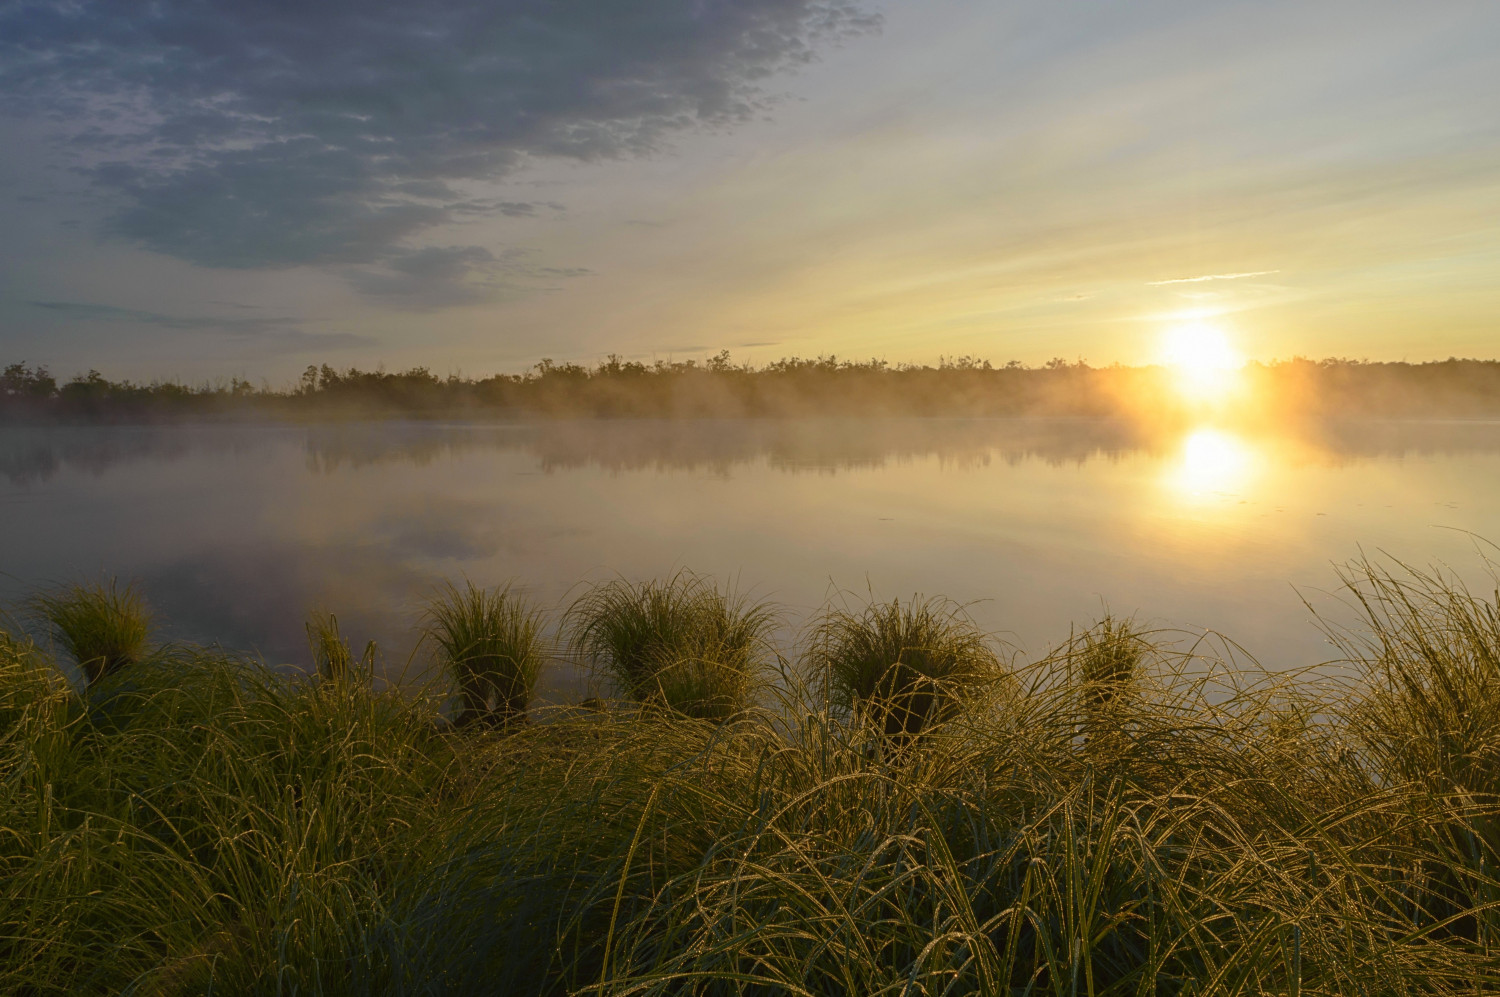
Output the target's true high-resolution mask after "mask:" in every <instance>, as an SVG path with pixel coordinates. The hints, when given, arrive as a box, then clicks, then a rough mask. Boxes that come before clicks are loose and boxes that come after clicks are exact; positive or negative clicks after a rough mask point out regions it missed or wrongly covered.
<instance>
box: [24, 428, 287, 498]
mask: <svg viewBox="0 0 1500 997" xmlns="http://www.w3.org/2000/svg"><path fill="white" fill-rule="evenodd" d="M267 432H268V431H267V430H266V429H263V428H262V429H243V428H236V429H226V428H224V427H220V426H174V427H157V426H110V427H8V428H3V429H0V477H3V478H4V479H5V480H6V481H7V482H8V483H10V484H13V485H32V484H40V483H42V482H45V481H49V480H51V479H52V478H53V477H54V476H56V475H57V474H58V473H60V472H61V471H63V470H64V469H65V468H66V469H70V470H76V471H83V472H86V473H88V474H89V475H91V476H93V477H99V476H101V475H103V474H105V473H106V472H108V471H110V470H112V469H113V468H115V467H118V466H120V465H124V464H131V463H135V462H137V461H145V460H149V461H166V462H175V461H180V460H182V459H183V458H186V457H188V456H190V455H193V454H200V453H212V454H223V453H245V452H249V451H250V450H253V449H254V448H256V447H257V446H263V445H264V444H265V442H266V441H267Z"/></svg>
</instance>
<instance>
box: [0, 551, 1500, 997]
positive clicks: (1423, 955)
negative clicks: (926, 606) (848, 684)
mask: <svg viewBox="0 0 1500 997" xmlns="http://www.w3.org/2000/svg"><path fill="white" fill-rule="evenodd" d="M1352 580H1353V581H1355V582H1356V583H1358V584H1359V585H1360V586H1362V587H1363V588H1362V591H1364V592H1365V593H1366V594H1367V595H1368V594H1369V593H1370V592H1371V591H1377V590H1378V586H1380V585H1385V584H1398V585H1399V586H1404V588H1402V589H1401V590H1400V591H1401V592H1403V593H1404V595H1403V596H1402V598H1401V599H1399V600H1397V601H1396V602H1389V601H1387V602H1385V603H1381V602H1379V600H1373V601H1371V602H1370V603H1369V605H1370V606H1372V607H1373V608H1375V609H1377V610H1379V611H1378V612H1376V613H1373V614H1372V615H1371V616H1370V617H1369V618H1368V619H1367V620H1366V622H1365V624H1364V625H1363V626H1362V627H1361V628H1360V629H1359V630H1357V631H1353V632H1350V633H1348V634H1346V635H1345V637H1346V639H1347V647H1348V653H1349V656H1350V658H1351V659H1352V660H1354V661H1355V662H1356V663H1357V664H1359V665H1361V666H1362V667H1364V668H1366V669H1368V670H1369V676H1368V681H1367V682H1366V683H1364V684H1361V685H1360V686H1358V687H1355V688H1353V689H1345V690H1340V689H1337V688H1334V687H1325V686H1321V685H1319V684H1317V683H1315V682H1313V681H1311V680H1310V679H1308V678H1305V677H1300V676H1291V677H1288V676H1279V675H1274V674H1269V673H1263V672H1262V673H1259V674H1250V673H1247V672H1245V671H1244V670H1243V669H1246V668H1248V667H1249V666H1248V665H1243V664H1241V665H1239V666H1237V667H1240V668H1241V669H1242V670H1241V672H1240V674H1239V676H1238V678H1237V680H1236V681H1235V682H1234V683H1232V684H1231V683H1228V682H1220V681H1219V679H1220V676H1219V675H1218V670H1219V669H1222V668H1223V667H1225V665H1226V663H1225V662H1224V661H1221V660H1218V659H1216V658H1214V657H1212V656H1210V653H1209V652H1210V648H1209V647H1208V646H1207V645H1202V644H1200V645H1198V646H1195V647H1193V648H1191V649H1190V650H1189V651H1185V652H1182V653H1181V654H1180V655H1179V656H1178V657H1176V658H1174V657H1173V656H1172V652H1171V650H1170V648H1168V647H1165V646H1164V645H1162V644H1161V643H1160V641H1162V640H1164V639H1165V638H1164V637H1162V636H1161V635H1151V634H1142V633H1139V632H1137V631H1135V630H1134V628H1126V629H1125V630H1123V631H1122V629H1121V628H1120V627H1119V626H1118V625H1117V624H1116V625H1111V626H1096V627H1094V628H1091V631H1090V632H1092V634H1093V637H1092V644H1091V643H1090V641H1089V640H1083V639H1075V640H1074V641H1072V642H1070V643H1065V644H1064V645H1063V646H1062V647H1060V648H1059V650H1058V652H1057V653H1055V654H1053V655H1050V656H1048V657H1046V658H1044V659H1042V660H1040V661H1037V662H1034V663H1031V664H1028V665H1023V666H1018V667H1016V668H1014V669H1013V670H1012V673H1011V675H1012V678H1011V681H1009V682H1007V683H1006V688H1005V694H1004V695H998V696H989V697H982V696H977V694H975V695H970V696H969V697H968V698H966V699H965V700H963V702H965V703H966V704H967V705H968V706H969V707H970V708H967V709H961V710H959V709H955V710H954V711H952V712H951V713H950V714H948V715H946V716H945V717H943V721H944V722H942V723H932V724H928V725H925V726H924V727H923V728H922V729H921V736H920V741H919V743H920V750H910V751H902V752H896V753H889V752H878V751H877V752H871V751H869V750H867V748H868V746H869V738H870V737H871V736H876V737H884V736H885V730H884V728H883V727H880V728H876V729H875V730H874V731H873V732H872V730H871V729H870V727H869V725H859V724H851V723H848V722H847V718H846V717H845V716H843V715H842V713H841V711H840V709H838V708H835V709H833V710H829V709H826V708H825V706H824V704H823V703H821V702H820V699H821V692H822V676H821V675H819V674H816V673H814V674H811V675H809V676H807V677H805V679H804V681H806V682H807V683H808V685H807V687H805V688H803V687H792V688H786V689H782V690H780V700H779V702H778V704H777V707H776V709H755V708H748V709H744V710H740V711H738V712H737V713H735V714H734V715H733V716H731V717H728V718H726V719H724V720H723V721H721V722H719V723H713V724H710V723H685V722H682V719H681V717H680V716H676V715H673V714H670V713H668V712H666V711H664V710H649V709H647V710H639V711H634V712H626V711H604V712H584V711H559V712H557V713H556V715H555V716H551V717H549V720H548V722H546V723H535V724H528V725H517V726H515V727H513V728H512V729H511V731H510V733H509V734H508V735H507V736H506V737H503V738H496V737H488V736H480V735H476V734H475V733H474V732H473V731H472V729H464V728H460V729H450V728H447V727H444V726H442V725H439V724H437V723H435V722H434V720H435V716H436V713H435V710H434V708H433V704H432V701H431V700H429V699H427V698H423V697H417V698H412V697H410V696H401V695H397V694H395V693H392V692H378V691H376V690H375V689H373V688H372V687H370V686H369V685H367V684H363V683H354V682H315V683H309V682H297V681H289V680H287V679H286V678H284V677H283V676H281V675H278V674H277V673H275V672H273V671H271V670H268V669H266V668H264V667H263V666H261V665H259V664H258V663H255V662H249V661H243V660H236V659H234V658H231V657H227V656H225V655H223V654H219V653H208V652H202V651H195V650H192V649H189V648H178V649H175V650H173V651H172V652H171V653H158V654H153V655H151V656H150V657H148V658H144V659H142V660H141V661H139V662H137V664H136V665H135V666H134V667H132V668H130V669H128V670H126V671H122V672H119V673H116V674H113V675H109V676H106V677H104V678H103V679H101V680H100V682H99V685H98V688H96V689H95V690H93V691H92V692H91V694H90V696H89V697H88V701H87V703H85V702H84V701H83V700H82V699H80V697H79V695H78V694H77V693H75V692H73V691H72V690H70V689H69V688H68V687H67V686H66V685H65V684H64V683H62V682H60V681H59V680H58V677H57V673H56V670H55V667H54V666H53V664H52V663H51V662H50V661H49V660H48V657H47V654H46V652H45V651H44V649H42V648H39V647H38V646H36V645H35V644H33V643H31V642H30V641H28V640H27V639H25V638H24V637H21V636H19V635H6V636H5V637H3V638H0V724H3V727H0V992H6V993H24V994H64V993H68V994H72V993H117V992H129V993H138V994H146V993H160V994H167V993H194V994H196V993H206V992H220V993H246V994H273V993H278V994H284V993H323V994H393V995H394V994H437V993H457V994H468V993H474V994H483V993H506V994H521V995H531V994H536V995H544V994H545V995H552V994H559V995H560V994H601V995H602V994H618V995H622V997H623V995H626V994H632V995H634V994H663V995H665V994H674V995H675V994H683V993H692V994H705V995H717V994H755V995H759V994H811V995H819V997H822V995H830V997H831V995H843V994H849V993H859V994H889V995H898V994H899V995H909V994H985V995H1000V994H1017V995H1019V994H1034V995H1037V994H1047V995H1056V997H1073V995H1075V994H1090V995H1101V997H1102V995H1141V994H1181V995H1189V994H1191V995H1194V997H1210V995H1246V997H1249V995H1264V994H1299V995H1302V994H1306V995H1343V994H1349V995H1354V994H1402V995H1407V994H1411V995H1417V994H1434V995H1437V994H1444V995H1447V994H1453V995H1459V994H1463V995H1473V994H1483V993H1486V992H1489V991H1490V990H1491V989H1492V982H1493V980H1494V979H1495V978H1496V971H1497V968H1500V938H1497V936H1496V931H1495V927H1496V925H1495V923H1494V918H1493V915H1494V910H1495V903H1496V897H1497V896H1500V893H1497V889H1500V882H1497V877H1496V864H1495V862H1494V860H1493V857H1492V855H1491V853H1490V852H1489V851H1488V850H1487V849H1488V845H1487V839H1486V837H1485V835H1486V831H1485V827H1486V826H1489V825H1487V824H1486V822H1493V821H1494V820H1495V818H1496V816H1497V813H1500V807H1497V803H1496V801H1495V799H1494V797H1493V793H1492V792H1490V790H1489V788H1487V787H1486V785H1485V784H1484V783H1483V781H1482V780H1483V778H1484V773H1485V772H1486V769H1485V768H1484V767H1483V766H1485V765H1487V764H1489V762H1488V759H1489V758H1490V755H1489V754H1487V752H1489V751H1490V748H1489V742H1487V741H1485V740H1484V738H1483V737H1482V736H1480V735H1476V734H1474V732H1475V731H1479V732H1480V734H1482V732H1483V731H1484V730H1485V729H1486V728H1484V727H1483V726H1482V721H1483V717H1484V713H1483V711H1484V710H1485V709H1487V707H1485V706H1484V705H1483V704H1482V703H1481V704H1478V712H1479V714H1480V715H1479V716H1478V717H1474V716H1468V717H1466V716H1462V715H1460V713H1459V712H1457V705H1456V704H1457V700H1452V701H1450V700H1446V699H1443V698H1442V697H1444V696H1446V695H1447V692H1445V691H1443V690H1445V689H1448V688H1451V689H1456V690H1467V691H1466V692H1465V695H1468V694H1477V693H1478V692H1482V691H1484V689H1486V688H1487V686H1486V685H1485V684H1484V683H1485V682H1486V681H1487V680H1486V679H1485V674H1486V669H1488V668H1489V667H1490V666H1489V664H1487V662H1488V661H1489V660H1490V659H1489V658H1488V657H1487V656H1488V655H1489V653H1490V650H1491V649H1492V647H1493V646H1494V645H1493V644H1492V643H1491V636H1492V634H1493V632H1494V631H1492V630H1491V629H1488V624H1487V623H1486V621H1487V620H1490V619H1492V618H1493V616H1492V613H1493V607H1494V602H1493V601H1491V600H1487V599H1483V598H1478V597H1475V596H1472V595H1470V594H1468V593H1466V592H1463V591H1462V590H1461V589H1458V588H1456V587H1455V586H1453V585H1451V584H1449V583H1447V582H1444V581H1443V580H1441V579H1431V578H1428V579H1426V580H1422V579H1414V578H1413V577H1412V576H1410V575H1407V574H1399V575H1397V574H1392V573H1386V574H1384V575H1382V574H1379V573H1377V572H1373V571H1370V570H1366V571H1365V573H1364V574H1362V575H1358V576H1356V577H1354V578H1353V579H1352ZM1371 586H1376V588H1375V589H1372V588H1371ZM1428 597H1431V598H1428ZM1382 606H1385V607H1391V608H1394V609H1395V610H1396V611H1395V612H1394V614H1392V613H1388V612H1385V610H1384V609H1381V608H1380V607H1382ZM903 608H905V604H903ZM1413 612H1416V613H1418V614H1419V615H1418V616H1413V615H1412V614H1413ZM855 615H856V617H857V614H855ZM937 617H938V619H939V620H940V621H941V620H942V619H944V617H943V616H942V614H937ZM1121 633H1129V634H1130V635H1131V639H1132V641H1134V642H1135V643H1133V644H1132V645H1131V646H1132V647H1133V648H1134V649H1135V650H1139V651H1140V652H1141V657H1140V659H1139V660H1137V661H1136V662H1135V663H1134V664H1133V665H1132V666H1131V669H1130V670H1129V674H1130V681H1129V688H1130V690H1131V692H1130V694H1129V695H1119V694H1116V695H1112V696H1111V697H1109V699H1108V701H1107V702H1108V708H1107V710H1106V711H1105V712H1107V713H1111V714H1113V715H1115V716H1117V717H1118V718H1119V723H1120V725H1121V728H1120V729H1121V737H1120V739H1119V742H1120V743H1119V745H1118V753H1117V755H1116V760H1117V761H1119V760H1123V761H1122V762H1121V763H1120V764H1108V765H1106V764H1102V763H1101V760H1100V757H1099V752H1098V750H1097V747H1098V746H1097V744H1090V743H1087V742H1084V741H1081V740H1080V738H1079V737H1078V731H1079V729H1080V727H1081V725H1083V724H1084V722H1085V720H1086V719H1087V718H1088V717H1090V716H1094V717H1097V716H1099V715H1100V702H1099V698H1098V697H1097V696H1093V695H1084V694H1080V690H1084V691H1085V692H1087V690H1089V689H1090V688H1093V687H1092V686H1090V685H1089V684H1088V682H1084V681H1082V679H1081V676H1083V675H1092V676H1093V677H1092V679H1090V680H1089V681H1092V682H1095V683H1097V682H1102V681H1105V680H1109V681H1111V682H1113V683H1115V688H1116V689H1118V687H1119V685H1120V683H1119V682H1118V681H1117V680H1118V679H1120V678H1121V676H1122V675H1124V674H1126V673H1127V670H1126V669H1124V668H1123V666H1120V665H1119V662H1118V660H1117V659H1116V658H1114V657H1111V656H1110V655H1104V656H1103V657H1102V658H1101V659H1100V660H1103V661H1105V663H1106V664H1105V665H1098V667H1097V668H1094V666H1093V665H1090V664H1089V663H1088V662H1086V661H1080V660H1079V658H1078V656H1079V655H1080V654H1088V653H1092V651H1091V648H1092V649H1093V650H1097V648H1098V646H1099V643H1100V641H1103V640H1106V639H1107V638H1110V637H1111V636H1114V637H1118V636H1119V635H1120V634H1121ZM935 643H936V642H935V641H931V640H929V641H927V642H926V643H925V645H924V646H929V647H930V646H933V645H934V644H935ZM835 646H836V645H835ZM1111 654H1113V652H1111ZM1111 662H1112V663H1111ZM1095 664H1097V661H1096V662H1095ZM1148 665H1149V666H1151V667H1157V666H1163V665H1165V666H1167V667H1164V668H1157V671H1158V673H1159V674H1148V671H1149V670H1150V669H1148V667H1147V666H1148ZM1091 669H1092V670H1091ZM1464 676H1467V677H1464ZM790 680H791V681H793V682H795V681H797V679H796V676H791V677H790ZM875 688H877V689H878V688H879V686H878V685H877V686H875ZM1226 688H1227V689H1228V690H1229V691H1228V692H1227V693H1226V692H1224V690H1225V689H1226ZM852 702H853V700H852V696H851V698H850V699H849V700H846V701H845V705H846V706H847V705H850V704H851V703H852ZM1465 724H1468V725H1469V726H1467V727H1466V726H1464V725H1465ZM905 729H906V728H905V727H904V726H903V727H902V728H901V732H903V733H904V732H905Z"/></svg>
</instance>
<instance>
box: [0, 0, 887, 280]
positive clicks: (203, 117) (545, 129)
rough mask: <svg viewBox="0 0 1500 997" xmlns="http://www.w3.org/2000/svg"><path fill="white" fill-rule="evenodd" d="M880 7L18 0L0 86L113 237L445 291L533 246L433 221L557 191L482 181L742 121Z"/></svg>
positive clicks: (595, 1)
mask: <svg viewBox="0 0 1500 997" xmlns="http://www.w3.org/2000/svg"><path fill="white" fill-rule="evenodd" d="M875 27H876V19H875V17H874V16H873V15H870V14H867V13H865V12H863V11H862V10H860V9H859V6H858V3H857V2H854V0H553V2H543V0H530V2H528V0H500V2H480V0H467V2H452V0H439V2H427V3H421V4H415V3H410V2H409V0H401V2H382V0H359V2H331V3H317V4H305V3H292V2H269V0H259V2H257V0H196V2H190V0H150V2H132V0H108V2H90V0H82V2H68V3H54V2H26V0H8V2H7V0H0V95H3V96H4V98H5V100H6V103H7V106H8V109H9V111H10V113H12V114H23V115H44V116H49V117H51V118H52V119H54V120H55V121H56V122H58V123H59V125H61V126H62V127H64V128H65V129H66V130H67V132H68V134H69V135H70V136H71V146H72V148H73V150H74V155H75V156H76V157H77V162H78V163H79V165H80V168H84V169H86V170H88V171H89V172H90V174H91V176H92V177H93V178H94V180H95V181H96V182H97V183H98V184H100V185H101V186H103V187H105V188H107V189H110V190H112V191H115V192H117V193H118V194H119V195H122V196H123V205H124V206H123V207H122V208H121V209H120V210H119V211H118V212H117V213H116V214H115V215H114V216H113V217H112V219H111V221H110V223H109V224H110V229H111V231H112V232H113V233H114V234H116V235H118V236H122V237H124V238H127V239H129V240H131V241H134V242H136V243H138V244H140V245H143V246H145V247H147V248H150V249H153V250H155V251H157V252H161V253H165V254H168V255H171V256H175V257H178V258H181V259H185V260H189V261H191V262H193V263H197V264H202V265H206V266H214V267H231V268H266V267H291V266H301V265H318V266H327V267H335V268H343V269H346V270H347V271H348V272H350V273H351V274H353V275H354V279H355V283H356V286H359V287H360V288H361V289H363V290H364V291H366V292H369V293H373V294H376V295H380V296H382V297H396V298H401V299H406V300H410V301H411V302H412V303H413V304H415V305H418V306H423V305H442V304H446V303H452V302H455V301H461V300H464V299H465V298H466V296H468V295H472V294H473V293H475V285H476V283H477V284H478V285H479V286H481V287H482V286H483V284H484V283H485V282H486V281H494V280H501V279H504V277H505V275H506V274H507V272H514V269H515V263H514V261H508V260H507V259H506V258H505V257H504V256H502V255H497V254H495V253H492V252H491V251H490V250H488V249H486V248H484V247H479V246H423V245H421V244H420V236H421V234H422V233H423V232H424V231H427V230H429V229H431V228H432V227H434V226H437V225H440V224H443V223H445V222H449V221H453V220H458V219H464V218H473V217H476V216H484V215H502V216H509V217H526V216H536V215H545V214H547V213H549V212H554V211H556V210H558V209H559V207H560V206H559V205H556V204H553V203H550V202H543V203H535V204H533V203H530V202H518V201H502V200H490V201H485V200H479V199H475V198H474V197H472V196H471V195H470V194H466V193H465V191H464V190H463V185H464V183H465V182H466V181H474V180H491V179H496V178H501V177H504V176H505V175H506V174H507V173H509V172H511V171H513V170H515V169H516V168H517V167H518V166H520V165H521V164H523V163H524V162H526V161H527V160H528V159H530V158H533V157H565V158H570V159H574V160H600V159H608V158H611V157H620V156H626V155H633V154H640V153H643V152H649V151H652V150H654V149H657V148H659V147H660V146H661V144H662V142H663V140H664V139H665V138H666V137H667V136H669V135H670V134H672V133H674V132H678V131H681V130H683V129H685V128H691V127H696V126H705V125H706V126H710V127H714V126H727V125H733V124H734V123H736V122H740V121H743V120H745V119H747V118H749V117H750V116H752V115H754V114H755V113H757V112H758V111H759V110H760V109H761V108H762V107H763V106H764V103H765V101H766V91H765V89H763V88H764V87H765V84H766V81H767V79H768V78H769V77H770V76H771V75H772V74H774V73H777V72H780V71H784V70H787V69H789V68H792V67H794V66H796V65H798V64H800V63H804V62H806V61H808V60H809V59H811V58H812V57H813V54H814V52H815V51H816V49H817V47H818V46H819V45H821V44H826V43H828V42H830V41H834V40H837V39H838V38H841V37H844V36H848V35H851V34H856V33H860V32H864V31H868V30H872V29H873V28H875ZM569 275H571V274H570V273H569V272H567V271H554V272H551V273H550V274H547V276H552V277H565V276H569Z"/></svg>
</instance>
